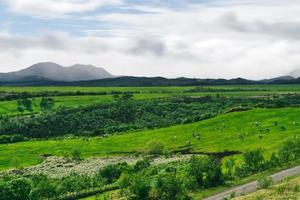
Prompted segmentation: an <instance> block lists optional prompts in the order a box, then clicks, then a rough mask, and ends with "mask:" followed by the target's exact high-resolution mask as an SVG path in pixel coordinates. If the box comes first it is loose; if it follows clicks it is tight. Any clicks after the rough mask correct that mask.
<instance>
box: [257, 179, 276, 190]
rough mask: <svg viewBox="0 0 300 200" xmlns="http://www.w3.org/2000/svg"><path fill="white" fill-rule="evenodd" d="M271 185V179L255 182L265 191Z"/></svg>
mask: <svg viewBox="0 0 300 200" xmlns="http://www.w3.org/2000/svg"><path fill="white" fill-rule="evenodd" d="M272 183H273V180H272V178H271V177H264V178H261V179H259V180H258V181H257V185H258V187H259V188H260V189H266V188H268V187H270V186H271V185H272Z"/></svg>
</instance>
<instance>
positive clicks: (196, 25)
mask: <svg viewBox="0 0 300 200" xmlns="http://www.w3.org/2000/svg"><path fill="white" fill-rule="evenodd" d="M274 13H276V14H274ZM299 13H300V2H299V1H296V0H286V1H284V2H283V1H281V0H164V1H161V0H0V59H1V61H2V62H1V64H0V71H14V70H18V69H21V68H25V67H27V66H30V65H32V64H34V63H36V62H44V61H52V62H57V63H59V64H62V65H65V66H68V65H72V64H74V63H83V64H93V65H95V66H99V67H105V68H106V69H107V70H108V71H110V72H112V73H113V74H116V75H135V76H166V77H181V76H187V77H199V78H203V77H213V78H216V77H224V78H233V77H245V78H252V79H260V78H267V77H272V76H278V75H285V74H289V73H290V72H291V71H293V70H296V69H298V68H299V69H300V57H299V56H298V55H299V53H300V48H299V44H298V43H299V39H300V36H299V35H300V14H299Z"/></svg>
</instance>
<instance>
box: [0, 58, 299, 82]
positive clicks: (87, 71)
mask: <svg viewBox="0 0 300 200" xmlns="http://www.w3.org/2000/svg"><path fill="white" fill-rule="evenodd" d="M298 75H300V71H293V72H291V73H290V74H289V75H286V76H280V77H276V78H271V79H264V80H259V81H255V80H248V79H243V78H235V79H196V78H184V77H183V78H174V79H168V78H164V77H133V76H114V75H112V74H110V73H109V72H108V71H106V70H105V69H104V68H101V67H95V66H93V65H82V64H75V65H72V66H69V67H64V66H61V65H58V64H56V63H53V62H43V63H37V64H34V65H32V66H30V67H28V68H25V69H22V70H19V71H15V72H9V73H0V85H3V86H4V85H12V86H48V85H53V86H191V85H195V86H196V85H245V84H300V78H295V77H296V76H298Z"/></svg>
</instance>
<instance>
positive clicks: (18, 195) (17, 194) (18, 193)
mask: <svg viewBox="0 0 300 200" xmlns="http://www.w3.org/2000/svg"><path fill="white" fill-rule="evenodd" d="M31 188H32V187H31V183H30V181H29V180H28V179H25V178H18V179H13V180H11V181H9V182H8V183H7V188H6V189H7V197H9V198H7V199H10V200H20V199H22V200H27V199H29V194H30V191H31Z"/></svg>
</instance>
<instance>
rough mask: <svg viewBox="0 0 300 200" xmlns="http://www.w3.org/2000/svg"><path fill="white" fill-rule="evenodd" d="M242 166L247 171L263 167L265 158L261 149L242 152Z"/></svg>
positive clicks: (257, 170)
mask: <svg viewBox="0 0 300 200" xmlns="http://www.w3.org/2000/svg"><path fill="white" fill-rule="evenodd" d="M243 156H244V166H243V167H244V168H245V169H246V171H248V172H249V173H255V172H259V171H262V170H263V169H264V164H265V158H264V155H263V151H262V150H261V149H257V150H253V151H248V152H246V153H244V155H243Z"/></svg>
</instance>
